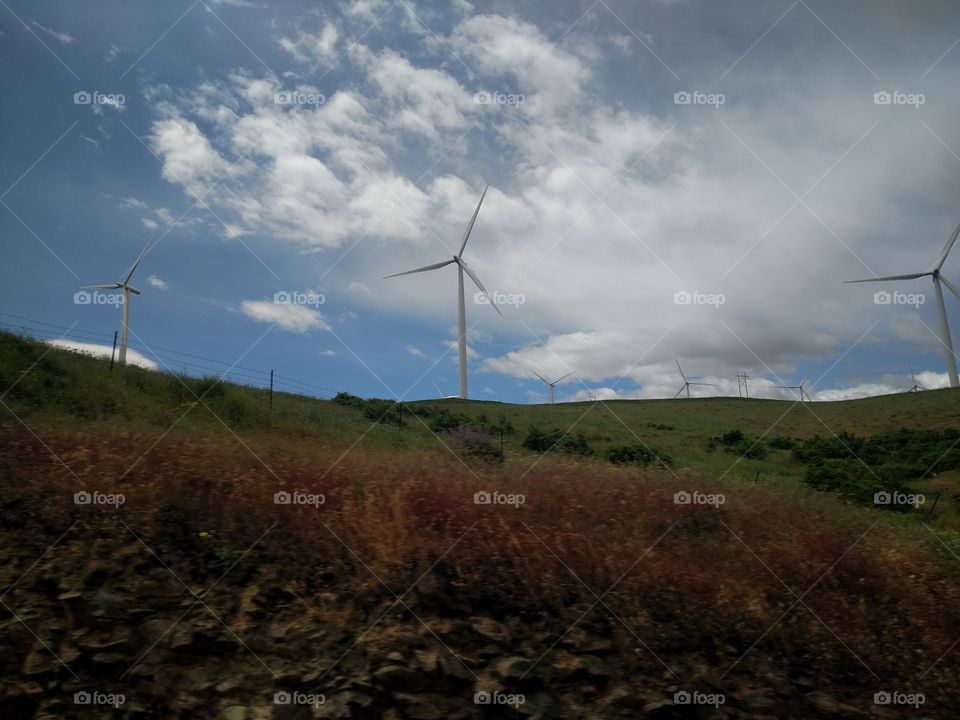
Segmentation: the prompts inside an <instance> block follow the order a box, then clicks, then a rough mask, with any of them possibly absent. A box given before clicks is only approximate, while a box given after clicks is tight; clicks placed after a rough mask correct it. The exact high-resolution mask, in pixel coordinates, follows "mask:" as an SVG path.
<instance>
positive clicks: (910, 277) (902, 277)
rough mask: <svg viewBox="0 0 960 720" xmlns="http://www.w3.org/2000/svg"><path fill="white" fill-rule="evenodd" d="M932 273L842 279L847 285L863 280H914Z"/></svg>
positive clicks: (862, 281) (863, 281)
mask: <svg viewBox="0 0 960 720" xmlns="http://www.w3.org/2000/svg"><path fill="white" fill-rule="evenodd" d="M932 274H933V273H929V272H922V273H911V274H910V275H891V276H890V277H878V278H867V279H865V280H844V281H843V284H844V285H849V284H851V283H865V282H883V281H885V280H916V279H917V278H922V277H926V276H927V275H932Z"/></svg>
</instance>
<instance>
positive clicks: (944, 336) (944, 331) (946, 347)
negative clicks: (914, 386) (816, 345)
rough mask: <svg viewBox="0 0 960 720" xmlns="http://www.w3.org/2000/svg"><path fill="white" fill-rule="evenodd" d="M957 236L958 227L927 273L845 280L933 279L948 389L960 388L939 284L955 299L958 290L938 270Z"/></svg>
mask: <svg viewBox="0 0 960 720" xmlns="http://www.w3.org/2000/svg"><path fill="white" fill-rule="evenodd" d="M957 235H960V225H957V227H956V229H955V230H954V231H953V235H951V236H950V239H949V240H947V244H946V245H944V246H943V251H942V252H941V253H940V257H939V259H938V260H937V263H936V264H935V265H934V266H933V267H932V268H931V269H930V270H927V272H921V273H911V274H910V275H891V276H890V277H881V278H867V279H866V280H847V282H848V283H862V282H884V281H887V280H915V279H917V278H922V277H927V276H929V277H931V278H933V289H934V290H935V291H936V293H937V308H938V310H939V311H940V342H941V343H943V354H944V357H946V359H947V373H949V375H950V387H960V378H958V377H957V358H956V356H955V355H954V354H953V339H952V338H951V337H950V325H949V323H948V322H947V308H946V306H945V305H944V304H943V288H941V287H940V285H941V283H942V284H944V285H946V286H947V288H948V289H949V290H950V292H952V293H953V294H954V295H956V296H957V298H960V288H958V287H957V286H956V285H954V284H953V283H952V282H950V281H949V280H947V279H946V278H945V277H944V276H943V275H942V274H941V273H940V270H941V268H942V267H943V264H944V263H945V262H946V261H947V255H949V254H950V251H951V250H952V249H953V245H954V243H955V242H957Z"/></svg>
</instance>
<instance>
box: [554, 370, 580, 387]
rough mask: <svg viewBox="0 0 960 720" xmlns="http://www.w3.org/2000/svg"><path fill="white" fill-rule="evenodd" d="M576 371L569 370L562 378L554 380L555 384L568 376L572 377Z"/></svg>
mask: <svg viewBox="0 0 960 720" xmlns="http://www.w3.org/2000/svg"><path fill="white" fill-rule="evenodd" d="M575 372H576V370H571V371H570V372H568V373H567V374H566V375H564V376H563V377H562V378H559V379H558V380H554V381H553V384H554V385H556V384H557V383H558V382H560V380H565V379H566V378H568V377H570V376H571V375H573V374H574V373H575Z"/></svg>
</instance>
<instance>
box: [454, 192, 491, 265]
mask: <svg viewBox="0 0 960 720" xmlns="http://www.w3.org/2000/svg"><path fill="white" fill-rule="evenodd" d="M489 188H490V186H489V185H487V187H485V188H484V189H483V195H481V196H480V202H478V203H477V209H476V210H474V211H473V217H472V218H470V224H469V225H467V231H466V232H465V233H464V234H463V243H462V244H461V245H460V252H458V253H457V257H460V256H461V255H463V250H464V248H465V247H467V240H469V239H470V233H471V232H472V231H473V224H474V223H475V222H476V221H477V215H478V214H479V213H480V206H481V205H483V199H484V198H485V197H486V196H487V190H488V189H489Z"/></svg>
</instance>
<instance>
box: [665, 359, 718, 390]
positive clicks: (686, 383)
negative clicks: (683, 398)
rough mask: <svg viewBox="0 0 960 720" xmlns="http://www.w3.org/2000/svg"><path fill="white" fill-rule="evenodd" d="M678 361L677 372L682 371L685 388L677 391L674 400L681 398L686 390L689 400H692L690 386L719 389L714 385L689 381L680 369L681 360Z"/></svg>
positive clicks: (681, 375)
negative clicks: (681, 394)
mask: <svg viewBox="0 0 960 720" xmlns="http://www.w3.org/2000/svg"><path fill="white" fill-rule="evenodd" d="M676 360H677V370H679V371H680V377H682V378H683V386H682V387H681V388H680V389H679V390H677V394H676V395H674V396H673V399H674V400H676V399H677V398H678V397H680V393H682V392H683V391H684V390H686V391H687V400H689V399H690V386H691V385H702V386H703V387H717V386H716V385H714V384H713V383H705V382H691V381H690V380H688V379H687V376H686V375H684V374H683V368H682V367H680V358H677V359H676Z"/></svg>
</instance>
